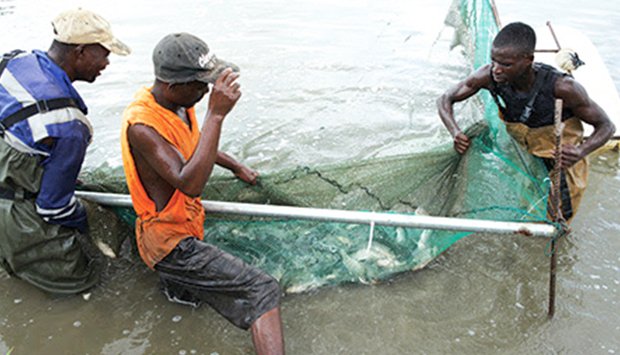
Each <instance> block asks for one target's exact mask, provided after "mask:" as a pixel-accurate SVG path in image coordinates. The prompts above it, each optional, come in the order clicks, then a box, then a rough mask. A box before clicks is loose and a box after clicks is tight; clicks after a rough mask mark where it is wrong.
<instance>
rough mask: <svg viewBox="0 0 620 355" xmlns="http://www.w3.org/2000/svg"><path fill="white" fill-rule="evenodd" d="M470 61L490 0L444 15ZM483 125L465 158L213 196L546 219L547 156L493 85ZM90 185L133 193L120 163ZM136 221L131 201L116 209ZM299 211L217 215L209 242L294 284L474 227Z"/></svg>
mask: <svg viewBox="0 0 620 355" xmlns="http://www.w3.org/2000/svg"><path fill="white" fill-rule="evenodd" d="M446 22H447V24H448V25H450V26H452V27H454V28H455V29H456V31H455V33H456V35H457V36H456V38H457V40H458V42H459V44H460V45H462V48H463V49H464V51H465V53H466V55H467V56H468V58H471V63H472V68H476V67H478V66H481V65H483V64H485V63H487V62H488V61H489V53H490V45H491V41H492V38H493V37H494V35H495V34H496V33H497V25H496V22H495V18H494V15H493V11H492V8H491V4H490V3H489V2H488V0H462V1H458V0H457V1H455V2H454V3H453V5H452V9H451V11H450V13H449V15H448V17H447V19H446ZM470 101H471V105H473V106H474V107H475V108H476V109H474V110H471V112H472V113H473V115H474V116H476V117H473V118H471V121H472V122H476V123H474V124H472V125H470V127H469V128H468V129H467V130H466V134H467V135H468V136H469V137H471V139H472V144H471V147H470V149H469V150H468V151H467V153H466V154H464V155H462V156H460V155H458V154H457V153H455V152H454V150H453V149H452V146H451V144H446V145H442V146H438V147H434V148H431V149H429V150H428V151H425V152H423V153H416V154H410V155H401V156H393V157H384V158H374V159H368V160H363V161H353V162H342V163H339V164H330V165H323V166H299V167H295V168H292V169H285V170H282V171H278V172H274V173H270V174H265V175H261V178H260V182H259V184H258V185H257V186H249V185H247V184H244V183H243V182H241V181H239V180H237V179H234V178H228V177H219V176H215V177H213V178H212V179H211V180H209V183H208V185H207V187H206V189H205V191H204V194H203V197H204V198H206V199H210V200H219V201H235V202H250V203H260V204H273V205H290V206H303V207H320V208H335V209H348V210H362V211H389V212H395V213H396V212H397V213H408V214H429V215H433V216H449V217H461V218H475V219H491V220H501V221H545V220H546V205H547V192H548V179H547V171H546V169H545V168H544V166H543V164H542V163H541V162H540V161H538V160H537V159H535V158H533V157H532V156H530V155H529V154H527V153H525V152H524V151H522V150H521V149H520V148H519V147H518V146H517V145H516V144H514V143H513V142H512V140H511V139H510V138H509V137H508V135H507V133H506V132H505V130H504V129H503V126H502V125H501V124H500V123H499V119H498V116H497V109H496V107H495V104H494V103H493V101H492V99H491V98H490V96H489V95H488V94H487V93H486V92H484V93H480V94H479V95H477V97H476V98H475V100H470ZM81 180H82V181H83V183H84V184H83V186H82V188H83V189H85V190H91V191H101V192H117V193H127V189H126V186H125V183H124V176H123V172H122V167H116V168H112V167H108V166H102V167H99V168H97V169H91V170H88V171H85V172H84V173H83V174H82V176H81ZM115 212H116V213H117V215H118V216H119V217H120V218H121V219H122V220H123V221H125V222H126V223H127V224H128V225H130V226H133V223H134V221H135V215H134V213H133V211H132V210H131V209H128V208H116V209H115ZM370 229H371V227H370V225H359V224H340V223H326V222H315V221H303V220H290V219H257V218H247V217H245V218H242V217H231V216H216V215H208V216H207V221H206V223H205V240H206V241H208V242H210V243H212V244H215V245H217V246H219V247H220V248H222V249H224V250H226V251H228V252H230V253H232V254H234V255H236V256H238V257H240V258H242V259H244V260H245V261H247V262H249V263H251V264H253V265H255V266H257V267H259V268H261V269H263V270H265V271H266V272H268V273H269V274H271V275H273V276H274V277H276V278H277V279H278V280H279V281H280V284H281V286H282V287H283V289H284V290H285V291H286V292H289V293H294V292H302V291H307V290H311V289H314V288H317V287H320V286H324V285H335V284H341V283H344V282H363V283H372V282H376V281H378V280H381V279H384V278H386V277H388V276H390V275H393V274H395V273H399V272H403V271H406V270H415V269H418V268H421V267H423V266H425V265H426V264H427V263H428V262H430V261H431V260H433V258H435V257H436V256H438V255H439V254H440V253H441V252H443V251H444V250H446V249H447V248H448V247H449V246H450V245H452V244H453V243H455V242H456V241H458V240H459V239H461V238H463V237H465V236H467V235H468V234H469V233H463V232H450V231H437V230H417V229H411V228H401V227H384V226H376V227H375V228H374V233H373V238H372V243H369V237H370Z"/></svg>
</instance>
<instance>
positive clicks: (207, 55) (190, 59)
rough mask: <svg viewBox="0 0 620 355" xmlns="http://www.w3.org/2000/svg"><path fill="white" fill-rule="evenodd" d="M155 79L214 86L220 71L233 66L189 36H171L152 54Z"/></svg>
mask: <svg viewBox="0 0 620 355" xmlns="http://www.w3.org/2000/svg"><path fill="white" fill-rule="evenodd" d="M153 64H154V65H155V77H156V78H157V79H159V80H161V81H163V82H166V83H170V84H178V83H187V82H190V81H195V80H197V81H202V82H204V83H211V84H213V83H215V81H216V80H217V78H218V77H219V76H220V74H221V73H222V71H224V69H226V68H232V70H233V71H236V72H238V71H239V67H237V66H236V65H234V64H232V63H229V62H226V61H223V60H220V59H218V58H217V57H216V56H215V55H214V54H213V52H211V51H210V50H209V46H207V44H206V43H205V42H204V41H203V40H201V39H200V38H198V37H196V36H194V35H191V34H189V33H172V34H169V35H167V36H166V37H164V38H162V39H161V41H159V43H157V45H156V46H155V49H154V50H153Z"/></svg>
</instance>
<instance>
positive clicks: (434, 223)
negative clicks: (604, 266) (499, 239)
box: [76, 191, 556, 237]
mask: <svg viewBox="0 0 620 355" xmlns="http://www.w3.org/2000/svg"><path fill="white" fill-rule="evenodd" d="M76 196H77V197H80V198H83V199H86V200H90V201H93V202H96V203H99V204H102V205H109V206H118V207H131V206H132V204H131V197H130V196H129V195H123V194H112V193H102V192H86V191H76ZM202 205H203V206H204V208H205V210H206V211H207V212H210V213H219V214H233V215H243V216H253V217H281V218H296V219H307V220H316V221H327V222H341V223H356V224H369V223H373V222H374V223H375V224H379V225H384V226H400V227H409V228H416V229H440V230H452V231H463V232H482V233H496V234H498V233H499V234H513V233H521V234H525V235H533V236H542V237H551V236H553V235H554V234H555V232H556V229H555V227H554V226H552V225H550V224H544V223H526V222H501V221H489V220H480V219H466V218H449V217H432V216H416V215H406V214H397V213H386V212H363V211H347V210H334V209H325V208H308V207H290V206H275V205H259V204H251V203H236V202H221V201H207V200H203V201H202Z"/></svg>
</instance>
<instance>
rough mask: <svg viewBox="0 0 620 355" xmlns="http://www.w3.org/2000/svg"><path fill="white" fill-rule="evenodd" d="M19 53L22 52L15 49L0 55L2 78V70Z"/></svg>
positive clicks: (0, 74)
mask: <svg viewBox="0 0 620 355" xmlns="http://www.w3.org/2000/svg"><path fill="white" fill-rule="evenodd" d="M21 53H24V51H22V50H21V49H15V50H13V51H11V52H9V53H4V54H3V55H2V61H0V76H2V72H3V71H4V68H6V66H7V64H9V61H10V60H11V59H13V58H15V57H17V56H18V55H19V54H21Z"/></svg>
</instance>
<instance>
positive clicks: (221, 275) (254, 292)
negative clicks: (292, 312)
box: [155, 237, 281, 329]
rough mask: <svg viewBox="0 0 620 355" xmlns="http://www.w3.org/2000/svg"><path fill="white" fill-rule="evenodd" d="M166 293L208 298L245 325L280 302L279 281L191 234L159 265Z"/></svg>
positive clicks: (194, 300)
mask: <svg viewBox="0 0 620 355" xmlns="http://www.w3.org/2000/svg"><path fill="white" fill-rule="evenodd" d="M155 270H157V271H158V272H159V278H160V280H161V283H162V287H163V290H164V293H165V294H166V295H167V296H168V299H169V300H171V301H174V302H179V303H184V304H190V305H193V306H196V307H197V306H199V305H200V304H201V303H202V302H206V303H207V304H208V305H210V306H211V307H213V309H215V310H216V311H217V312H218V313H220V314H221V315H222V316H224V317H225V318H226V319H228V320H229V321H230V322H231V323H233V324H234V325H236V326H237V327H239V328H241V329H248V328H250V327H251V326H252V324H253V323H254V321H255V320H256V319H258V318H259V317H260V316H262V315H263V314H264V313H266V312H268V311H270V310H272V309H274V308H275V307H277V306H278V305H279V304H280V295H281V291H280V286H279V285H278V282H277V281H276V280H275V279H274V278H273V277H271V276H269V275H268V274H266V273H265V272H263V271H262V270H260V269H258V268H256V267H254V266H251V265H248V264H246V263H245V262H243V260H241V259H239V258H237V257H235V256H232V255H230V254H228V253H226V252H224V251H222V250H220V249H219V248H217V247H216V246H213V245H211V244H208V243H205V242H203V241H201V240H198V239H197V238H194V237H190V238H186V239H184V240H182V241H181V242H180V243H179V244H178V245H177V246H176V248H174V249H173V250H172V252H170V254H168V255H167V256H166V257H165V258H164V259H163V260H162V261H160V262H159V263H157V264H156V265H155Z"/></svg>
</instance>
